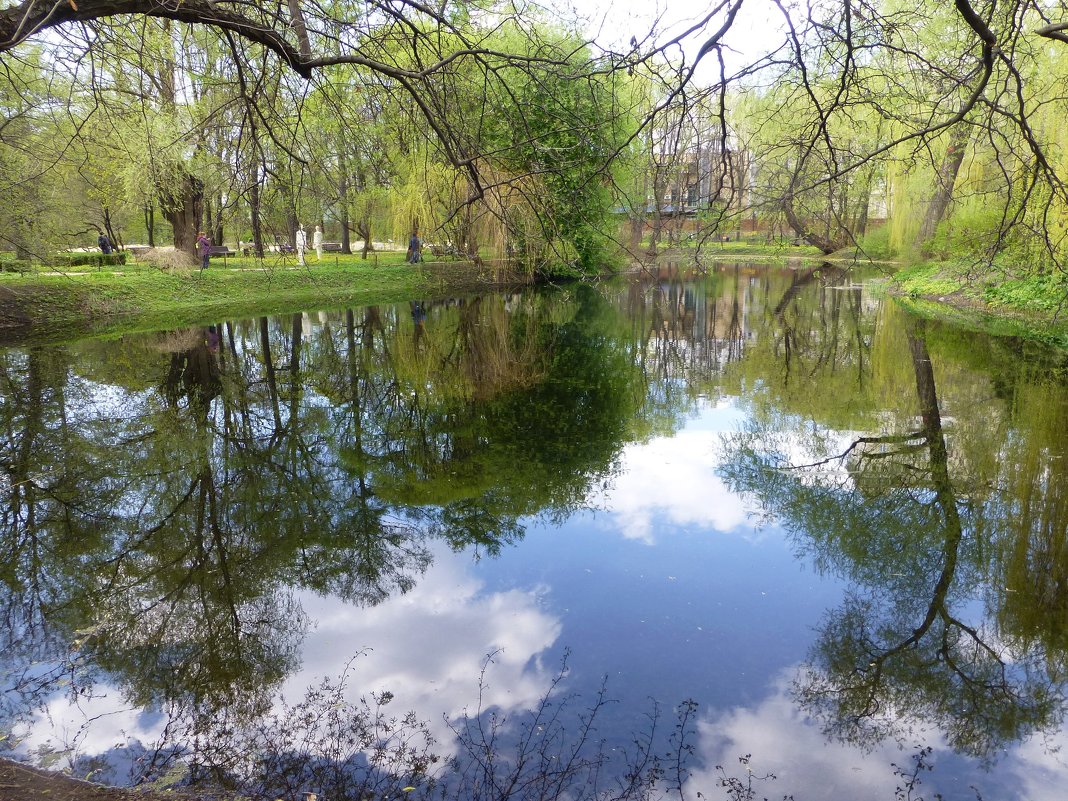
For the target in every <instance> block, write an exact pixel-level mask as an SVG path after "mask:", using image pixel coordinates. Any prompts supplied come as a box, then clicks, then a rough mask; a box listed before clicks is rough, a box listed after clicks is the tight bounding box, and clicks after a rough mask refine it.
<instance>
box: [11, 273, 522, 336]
mask: <svg viewBox="0 0 1068 801" xmlns="http://www.w3.org/2000/svg"><path fill="white" fill-rule="evenodd" d="M227 262H228V264H227V265H226V266H223V261H222V259H212V262H211V266H210V267H209V268H208V269H207V270H204V271H203V272H201V271H200V270H199V269H188V270H186V269H183V270H180V271H176V272H164V271H161V270H160V269H158V268H155V267H152V266H150V265H146V264H136V263H135V264H130V265H125V266H123V267H121V268H117V269H116V268H103V269H100V270H95V269H93V270H91V271H85V270H82V269H76V270H72V271H71V272H69V273H65V274H58V275H57V274H45V272H42V271H38V272H37V273H35V274H32V275H20V274H17V273H0V331H2V330H3V329H2V326H3V324H4V323H7V324H8V325H12V324H14V323H18V322H24V321H25V320H27V319H28V320H30V321H32V325H31V326H30V329H29V331H28V332H27V331H25V330H22V331H20V332H19V334H18V336H19V338H20V339H26V338H28V339H31V340H33V341H57V340H64V339H69V338H74V337H79V336H86V335H118V334H120V333H124V332H126V331H131V330H150V329H151V330H154V329H161V328H169V327H175V326H181V325H193V324H199V323H206V322H211V321H213V320H217V319H219V318H221V317H223V316H251V315H253V314H256V315H261V314H273V313H280V312H288V311H296V310H302V309H307V308H309V307H311V306H315V307H316V308H329V307H335V308H336V307H341V306H345V305H353V304H359V305H366V304H371V303H391V302H397V301H401V300H409V299H411V298H419V297H422V298H429V297H438V296H442V295H445V294H454V293H456V292H462V291H472V290H474V289H475V288H477V287H480V286H482V287H484V286H487V285H489V284H492V283H494V282H495V280H496V278H497V277H496V276H494V275H493V274H492V273H491V271H489V270H488V269H487V268H482V269H481V270H480V269H479V268H477V267H475V266H474V265H472V264H470V263H465V262H452V263H438V262H425V263H423V264H419V265H410V264H407V263H405V261H404V254H403V253H385V254H379V257H378V258H377V260H376V259H374V258H373V257H372V258H369V259H368V260H366V261H364V260H362V259H361V258H360V257H359V256H342V255H334V254H331V255H330V256H329V257H326V256H324V258H323V261H322V262H320V263H316V262H315V261H314V257H313V259H311V260H309V262H308V264H307V266H305V267H301V266H299V265H297V264H296V260H295V259H292V258H289V259H286V260H284V261H282V260H279V259H274V260H270V259H268V260H265V261H264V262H260V261H259V260H256V259H244V258H236V259H227ZM512 282H514V280H513V281H512Z"/></svg>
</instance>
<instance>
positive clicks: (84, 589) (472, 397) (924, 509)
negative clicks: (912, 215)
mask: <svg viewBox="0 0 1068 801" xmlns="http://www.w3.org/2000/svg"><path fill="white" fill-rule="evenodd" d="M1066 366H1068V359H1066V356H1065V354H1064V353H1061V352H1054V351H1047V350H1044V349H1042V348H1041V347H1039V346H1037V345H1033V344H1027V343H1024V342H1021V341H1017V340H1010V339H994V338H988V337H984V336H981V335H977V334H974V333H970V332H966V331H962V330H958V329H954V328H950V327H946V326H943V325H937V324H934V323H930V322H926V323H925V322H922V321H920V320H917V319H913V318H911V317H910V316H909V315H907V314H906V313H905V312H903V311H902V310H901V309H900V308H898V307H896V306H895V305H894V304H893V302H891V301H881V300H879V299H878V296H877V294H873V292H872V291H871V285H869V284H865V283H864V282H863V281H862V277H860V276H857V275H855V274H852V275H851V274H849V273H846V272H842V271H839V270H836V269H834V268H825V269H823V270H780V269H777V268H769V267H766V266H747V265H743V266H719V267H715V268H713V269H712V270H710V271H709V273H708V275H704V276H699V277H688V278H687V277H680V276H679V275H678V274H677V273H674V272H672V271H670V270H665V271H664V272H663V273H662V274H661V275H658V276H652V275H650V276H646V277H645V278H644V279H643V280H641V281H636V282H628V283H618V284H609V285H604V286H585V285H578V286H573V287H567V288H564V289H559V290H555V291H544V292H530V293H523V294H515V295H507V296H495V295H486V296H482V297H477V298H466V299H461V300H454V301H449V302H412V303H410V304H405V305H400V306H379V307H369V308H354V309H342V310H332V311H325V312H311V313H305V314H296V315H290V316H287V317H284V318H266V317H265V318H261V319H258V320H233V321H226V320H223V321H219V322H218V323H216V324H215V325H214V326H212V327H210V328H209V327H208V326H204V327H198V328H193V329H186V330H181V331H170V332H161V333H158V334H151V335H143V336H142V335H138V336H126V337H123V338H122V339H118V340H87V341H83V342H79V343H76V344H73V345H69V346H62V347H50V346H48V347H46V346H36V347H24V348H19V347H15V348H10V349H7V350H5V351H0V421H2V429H0V503H2V510H0V537H2V539H0V546H2V548H3V560H2V562H0V578H2V585H0V586H2V589H0V645H2V653H3V656H2V657H0V677H2V681H3V690H4V694H3V696H2V697H3V702H2V708H0V728H2V732H0V733H2V734H3V736H4V740H3V747H5V748H7V749H9V754H10V755H14V756H17V757H19V758H24V759H29V760H32V761H35V762H38V763H41V764H47V765H50V766H52V767H56V768H65V769H70V770H72V771H73V772H74V773H76V774H77V775H81V776H84V775H86V774H88V773H89V772H90V771H93V776H94V778H95V779H98V780H106V781H110V782H114V783H136V782H144V781H157V782H169V781H179V782H186V781H190V780H192V779H200V778H210V779H213V780H215V781H221V782H223V783H224V784H228V785H230V786H233V787H237V788H239V789H241V790H242V791H243V792H245V793H247V794H249V795H256V794H257V793H259V794H262V797H267V798H280V797H285V798H297V797H298V794H299V792H301V791H304V790H316V791H318V792H320V793H321V794H322V796H323V797H325V798H327V799H341V798H345V797H360V794H361V793H364V794H368V793H371V794H373V796H374V797H387V796H392V797H396V796H399V795H405V796H407V797H410V798H418V797H424V796H426V795H429V793H430V789H429V788H430V786H431V784H430V779H429V777H433V778H434V779H435V781H436V782H437V788H438V790H437V792H439V793H441V792H443V791H444V792H446V793H447V794H450V795H452V796H454V797H460V798H481V797H491V796H492V797H515V798H521V797H522V798H536V797H582V795H583V793H586V794H587V795H588V796H592V795H593V794H594V793H595V792H598V791H602V790H608V789H611V788H615V791H616V795H620V794H626V793H627V792H630V793H632V795H631V797H637V795H638V794H640V792H641V791H642V789H643V788H644V789H647V785H648V782H649V781H651V779H652V778H658V781H657V783H656V788H657V790H658V791H663V792H665V793H671V792H673V791H672V788H673V787H674V788H678V787H680V786H681V787H682V791H683V794H684V796H685V797H688V798H696V797H697V793H698V792H701V793H702V794H703V796H704V797H706V798H716V797H731V798H739V797H746V796H744V795H740V794H739V793H744V792H745V790H746V788H747V787H748V786H749V785H750V784H751V786H752V788H753V790H754V792H755V793H756V794H757V795H758V797H764V796H768V797H782V796H784V795H787V794H792V795H793V796H794V798H796V799H799V801H800V799H822V798H831V797H834V798H850V799H893V798H895V797H905V796H904V795H900V796H895V792H911V793H912V795H911V796H910V797H912V798H918V797H925V798H934V797H936V794H937V793H940V794H941V795H942V797H944V798H947V799H974V798H976V797H980V796H981V797H982V798H984V799H1001V798H1027V799H1061V798H1063V792H1064V791H1063V788H1064V787H1065V786H1068V763H1066V759H1068V757H1065V756H1064V754H1063V753H1062V752H1061V748H1062V747H1063V746H1064V745H1066V744H1068V735H1066V730H1065V711H1066V701H1068V699H1066V694H1065V691H1066V684H1065V682H1066V679H1068V674H1066V669H1068V533H1066V527H1068V482H1066V481H1065V475H1064V471H1065V464H1064V457H1065V453H1066V451H1068V426H1066V425H1065V421H1066V419H1068V417H1066V411H1068V408H1066V407H1068V392H1066V375H1068V371H1066ZM591 719H592V724H591V725H587V724H588V723H589V722H590V721H591ZM647 751H652V752H653V753H654V754H655V755H658V756H660V757H661V758H663V757H664V756H665V755H667V754H671V755H672V756H671V758H670V759H667V760H666V761H664V762H663V763H662V764H661V765H660V767H661V768H664V769H665V772H664V773H663V774H655V773H653V772H652V771H655V770H656V768H657V766H656V764H655V763H654V762H653V761H652V760H651V759H650V758H649V755H648V754H647V753H646V752H647ZM675 756H679V757H680V760H679V763H681V764H682V768H681V769H679V768H677V763H676V760H675ZM642 771H644V773H643V772H642ZM768 774H774V778H771V777H769V776H768ZM628 775H640V776H643V777H644V780H645V782H646V784H645V785H643V786H641V787H639V786H630V787H629V789H628V785H627V783H626V777H627V776H628ZM513 779H514V781H513ZM724 781H727V783H728V785H729V784H730V782H732V781H734V782H739V783H740V784H736V785H735V786H734V795H729V792H730V791H731V787H730V786H727V787H724V786H722V783H723V782H724ZM910 782H913V784H912V785H911V789H909V783H910ZM405 788H414V789H405ZM507 788H511V789H510V790H508V789H507ZM896 788H904V789H903V790H900V791H898V790H897V789H896ZM676 797H677V796H676Z"/></svg>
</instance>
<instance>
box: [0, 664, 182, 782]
mask: <svg viewBox="0 0 1068 801" xmlns="http://www.w3.org/2000/svg"><path fill="white" fill-rule="evenodd" d="M93 693H94V694H93V696H92V697H84V696H83V697H79V698H78V699H77V700H76V701H72V699H71V698H69V697H67V696H63V697H57V698H55V699H53V700H52V701H51V702H50V703H48V704H47V705H46V707H45V708H44V709H43V710H40V711H38V712H36V713H35V714H34V716H33V718H32V719H31V720H29V721H27V722H26V723H22V724H19V725H17V726H15V727H14V728H13V729H12V732H11V735H12V736H11V739H12V740H13V741H15V742H17V743H18V747H17V748H16V749H15V752H14V753H15V755H16V756H18V757H20V758H23V757H31V756H32V755H33V754H37V753H44V752H45V751H59V752H68V751H69V752H70V754H69V756H68V757H66V758H64V760H62V761H61V762H59V763H58V764H57V765H55V767H57V768H61V767H69V766H71V765H72V764H73V763H74V760H75V759H76V758H79V757H93V756H98V755H101V754H108V759H109V763H110V764H111V770H110V771H109V772H108V774H106V775H103V776H102V775H98V776H97V779H96V780H97V781H110V782H122V781H123V780H124V779H125V777H126V776H127V775H128V773H129V771H130V769H131V768H132V765H131V764H130V763H131V760H132V759H133V758H134V757H133V756H131V754H130V753H126V752H125V751H124V749H126V748H132V749H133V752H134V754H137V753H140V749H139V747H138V744H139V743H153V742H156V741H157V740H158V739H159V737H160V736H161V735H162V733H163V730H164V727H165V724H166V720H165V719H164V718H163V717H162V716H160V715H157V714H152V713H147V712H144V711H142V710H140V709H135V708H131V707H130V706H129V705H128V704H127V703H125V702H124V701H123V699H122V697H121V693H120V692H119V691H118V690H117V689H115V688H114V687H111V686H109V685H98V686H95V687H94V688H93ZM109 752H110V753H109Z"/></svg>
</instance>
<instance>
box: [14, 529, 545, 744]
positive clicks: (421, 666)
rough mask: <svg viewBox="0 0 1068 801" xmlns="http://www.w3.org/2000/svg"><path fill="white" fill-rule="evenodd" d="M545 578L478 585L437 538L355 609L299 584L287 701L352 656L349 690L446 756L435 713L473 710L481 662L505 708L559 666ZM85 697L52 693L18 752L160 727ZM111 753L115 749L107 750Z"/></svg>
mask: <svg viewBox="0 0 1068 801" xmlns="http://www.w3.org/2000/svg"><path fill="white" fill-rule="evenodd" d="M543 592H544V589H543V588H537V587H535V588H530V589H526V590H522V589H509V590H504V591H500V592H496V591H487V590H486V588H485V586H484V585H483V584H482V583H481V582H480V581H478V580H477V579H475V578H474V577H473V576H472V575H471V570H470V562H469V557H465V556H463V555H461V554H454V553H452V552H451V551H449V550H448V549H447V548H444V547H442V548H441V549H440V551H439V552H438V553H436V554H435V561H434V564H433V565H432V566H431V567H430V568H429V569H428V570H427V572H426V574H425V575H424V576H423V577H422V578H421V580H420V581H419V582H418V584H417V586H416V587H415V588H414V589H413V590H412V591H411V592H409V593H408V594H407V595H402V596H396V597H392V598H390V599H388V600H387V601H385V602H384V603H382V604H380V605H378V606H376V607H372V608H361V607H356V606H352V605H350V604H346V603H343V602H341V601H339V600H338V599H337V598H335V597H321V596H317V595H315V594H313V593H310V592H309V593H303V594H302V595H301V596H300V601H301V603H302V604H303V606H304V608H305V611H306V612H307V613H308V615H309V617H310V618H311V620H312V621H313V628H312V630H311V631H309V632H308V634H307V635H306V639H305V642H304V648H303V663H302V666H301V668H300V670H298V671H296V672H295V673H293V674H292V675H291V676H290V677H289V678H288V679H287V680H286V681H285V683H284V685H283V688H282V693H283V695H284V696H285V698H286V700H287V701H288V702H289V703H294V702H297V701H299V700H300V699H302V698H303V697H304V694H305V692H306V690H307V689H308V688H309V687H312V686H316V685H318V684H319V683H320V682H321V680H322V679H323V678H324V677H325V678H328V679H331V680H336V679H337V678H338V677H339V676H340V675H341V674H342V673H343V672H344V671H345V668H346V665H347V664H348V663H349V662H350V661H351V660H352V658H353V656H355V655H356V654H358V653H360V652H363V655H362V656H360V657H359V658H357V659H356V660H355V662H354V663H353V670H352V672H351V674H350V677H349V681H348V684H347V686H348V688H349V695H348V697H349V700H351V701H356V700H358V699H359V697H360V696H363V695H367V694H368V693H371V692H375V693H377V692H382V691H386V690H388V691H389V692H391V693H393V695H394V700H393V702H392V703H393V705H394V708H395V709H398V711H400V710H403V711H408V710H413V711H414V712H415V713H416V714H417V715H418V717H419V718H420V719H421V720H425V721H427V722H428V723H429V724H430V727H431V732H432V734H433V735H434V736H435V738H436V739H437V741H438V742H437V745H436V747H435V751H436V752H437V753H438V754H440V755H442V756H450V755H451V753H450V752H451V749H452V748H453V743H452V734H451V732H450V731H449V730H448V728H447V727H446V726H445V723H444V720H443V716H444V715H449V716H452V717H456V716H458V715H460V714H462V713H463V712H464V711H465V710H469V711H471V712H472V714H473V713H474V711H475V705H476V704H477V702H478V698H479V692H478V681H479V673H480V670H481V667H482V664H483V663H484V661H485V658H486V656H487V655H488V654H491V653H493V654H494V657H493V664H492V665H490V667H489V669H488V670H487V672H486V686H485V688H484V692H483V694H482V703H483V707H489V706H496V707H499V708H500V709H501V710H502V711H503V712H504V713H508V714H511V713H515V712H517V711H522V710H524V709H528V708H531V707H533V706H534V705H535V704H536V703H537V701H538V700H539V699H540V698H541V697H542V696H543V695H544V694H545V693H546V692H547V691H548V689H549V686H550V683H551V681H552V679H553V677H554V675H555V673H556V670H557V667H558V666H557V665H555V664H548V665H547V664H544V663H543V662H542V661H541V656H542V654H543V653H544V652H545V651H546V649H548V648H549V647H550V646H552V645H553V643H554V642H555V641H556V640H557V638H558V637H559V635H560V631H561V623H560V620H559V619H558V618H557V617H555V616H553V615H551V614H549V613H547V612H546V611H545V610H544V609H542V607H541V595H542V594H543ZM94 691H95V692H96V693H97V695H95V696H94V697H92V698H81V699H79V700H78V701H77V702H72V701H71V700H70V699H69V698H67V697H66V696H63V695H56V696H55V697H54V698H53V699H51V700H50V701H49V702H48V703H47V704H46V705H45V706H44V708H43V709H41V710H40V711H38V712H37V713H35V715H34V716H33V718H32V720H31V721H29V723H28V724H24V725H21V726H19V727H18V729H17V730H16V731H14V732H13V734H14V735H15V738H16V739H21V740H22V742H21V745H20V747H19V749H18V753H20V754H22V755H24V756H25V755H29V754H31V753H34V752H38V751H39V749H41V748H47V749H55V750H67V749H71V750H72V753H73V754H74V755H76V756H78V757H90V756H96V755H100V754H104V753H106V752H109V751H112V752H113V749H115V748H117V747H120V746H129V745H132V744H135V743H137V742H141V743H146V744H147V743H152V742H155V741H157V740H158V739H159V737H160V736H161V735H162V732H163V728H164V723H165V721H164V720H163V719H162V718H161V716H158V715H153V714H147V713H145V712H143V711H142V710H138V709H132V708H130V707H129V705H128V704H126V703H125V702H124V701H123V699H122V693H121V692H120V691H119V690H118V689H116V688H114V687H110V686H107V685H104V684H100V685H97V686H96V687H95V688H94ZM113 755H114V752H113Z"/></svg>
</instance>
